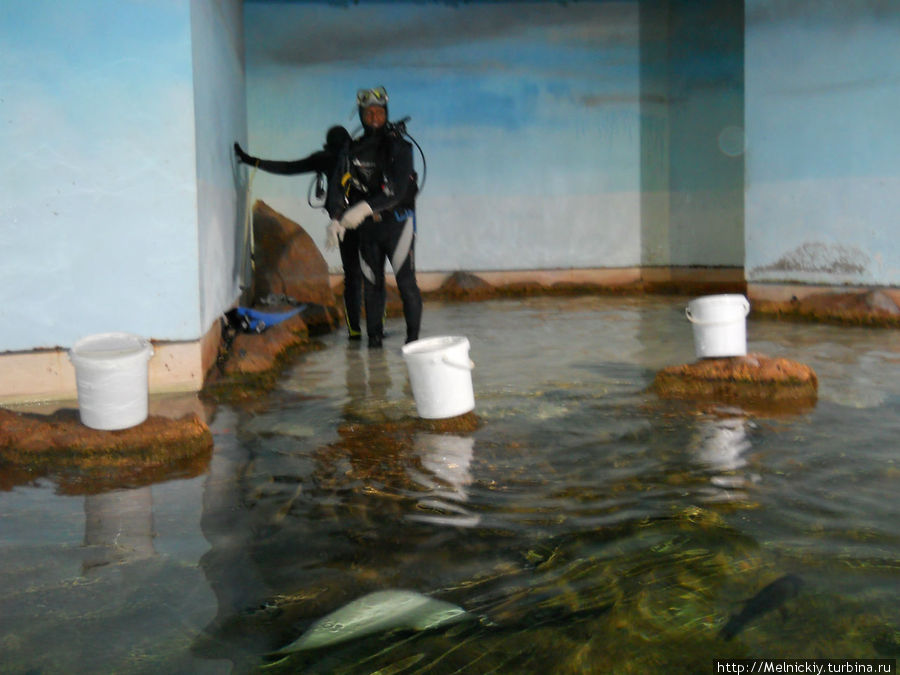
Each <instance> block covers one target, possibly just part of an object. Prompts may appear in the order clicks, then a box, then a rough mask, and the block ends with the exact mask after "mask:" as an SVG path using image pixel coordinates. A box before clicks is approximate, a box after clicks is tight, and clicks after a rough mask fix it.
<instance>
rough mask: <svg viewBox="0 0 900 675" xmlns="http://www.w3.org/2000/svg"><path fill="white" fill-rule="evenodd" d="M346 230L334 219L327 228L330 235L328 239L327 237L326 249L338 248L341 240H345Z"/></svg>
mask: <svg viewBox="0 0 900 675" xmlns="http://www.w3.org/2000/svg"><path fill="white" fill-rule="evenodd" d="M346 231H347V230H345V229H344V228H343V227H341V224H340V223H339V222H338V221H336V220H332V221H331V222H330V223H329V224H328V228H327V229H326V232H327V233H328V235H327V239H325V250H326V251H330V250H332V249H334V248H337V247H338V245H339V244H340V242H342V241H344V233H345V232H346Z"/></svg>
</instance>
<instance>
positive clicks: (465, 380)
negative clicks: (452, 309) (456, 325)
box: [403, 336, 475, 419]
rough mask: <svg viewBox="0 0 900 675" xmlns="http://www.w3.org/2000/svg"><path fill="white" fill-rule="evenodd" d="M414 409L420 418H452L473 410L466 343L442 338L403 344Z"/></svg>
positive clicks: (473, 398)
mask: <svg viewBox="0 0 900 675" xmlns="http://www.w3.org/2000/svg"><path fill="white" fill-rule="evenodd" d="M403 358H404V360H405V361H406V367H407V369H408V370H409V383H410V386H411V387H412V392H413V397H414V398H415V399H416V410H418V412H419V416H420V417H422V418H424V419H443V418H445V417H456V416H457V415H462V414H463V413H467V412H469V411H471V410H474V409H475V393H474V392H473V390H472V369H473V368H474V367H475V364H474V363H472V361H471V359H469V340H468V338H464V337H455V336H445V337H432V338H425V339H423V340H416V341H415V342H410V343H409V344H406V345H403Z"/></svg>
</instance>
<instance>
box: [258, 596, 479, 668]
mask: <svg viewBox="0 0 900 675" xmlns="http://www.w3.org/2000/svg"><path fill="white" fill-rule="evenodd" d="M469 618H474V615H472V614H470V613H469V612H467V611H466V610H464V609H463V608H462V607H459V606H458V605H454V604H452V603H450V602H445V601H443V600H437V599H435V598H431V597H429V596H427V595H423V594H422V593H418V592H416V591H408V590H388V591H376V592H374V593H369V594H368V595H364V596H362V597H360V598H357V599H356V600H353V601H352V602H350V603H348V604H346V605H344V606H343V607H340V608H338V609H336V610H335V611H333V612H331V613H330V614H327V615H326V616H324V617H322V618H321V619H319V620H318V621H316V622H315V623H313V624H312V625H311V626H310V627H309V629H308V630H307V631H306V632H304V633H303V634H302V635H301V636H300V637H299V638H297V639H296V640H294V641H293V642H291V643H290V644H288V645H286V646H284V647H282V648H281V649H279V650H278V651H276V652H274V653H273V654H274V655H279V656H281V655H286V654H292V653H294V652H299V651H303V650H307V649H318V648H319V647H326V646H331V645H336V644H339V643H341V642H347V641H348V640H356V639H359V638H362V637H365V636H367V635H373V634H375V633H383V632H387V631H390V630H394V629H398V628H403V629H408V630H414V631H426V630H433V629H435V628H440V627H441V626H447V625H450V624H454V623H458V622H460V621H465V620H467V619H469Z"/></svg>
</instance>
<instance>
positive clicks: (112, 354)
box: [69, 333, 153, 430]
mask: <svg viewBox="0 0 900 675" xmlns="http://www.w3.org/2000/svg"><path fill="white" fill-rule="evenodd" d="M151 356H153V347H152V346H151V345H150V343H149V342H148V341H147V340H145V339H144V338H142V337H139V336H137V335H131V334H130V333H99V334H97V335H89V336H87V337H85V338H82V339H81V340H79V341H78V342H76V343H75V344H74V345H73V347H72V349H70V350H69V359H70V360H71V361H72V365H73V366H75V383H76V385H77V388H78V411H79V415H80V417H81V423H82V424H84V425H85V426H86V427H90V428H92V429H106V430H111V429H127V428H128V427H133V426H135V425H137V424H140V423H141V422H143V421H144V420H145V419H147V389H148V387H147V364H148V363H149V362H150V357H151Z"/></svg>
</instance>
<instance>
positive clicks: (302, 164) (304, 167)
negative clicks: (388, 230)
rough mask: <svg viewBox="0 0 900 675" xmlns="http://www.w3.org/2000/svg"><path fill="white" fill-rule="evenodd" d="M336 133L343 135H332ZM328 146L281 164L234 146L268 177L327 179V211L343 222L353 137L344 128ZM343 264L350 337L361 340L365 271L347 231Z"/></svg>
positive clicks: (243, 158) (354, 236) (353, 236)
mask: <svg viewBox="0 0 900 675" xmlns="http://www.w3.org/2000/svg"><path fill="white" fill-rule="evenodd" d="M336 129H340V130H341V131H343V134H336V133H335V134H333V132H334V131H335V130H336ZM328 140H329V143H327V144H326V145H325V148H324V149H323V150H319V151H318V152H314V153H312V154H311V155H309V156H307V157H304V158H303V159H295V160H287V161H279V160H271V159H259V158H257V157H253V156H251V155H248V154H247V153H246V152H244V151H243V150H242V149H241V147H240V146H239V145H238V144H237V143H235V152H236V153H237V154H238V157H240V159H241V161H242V162H244V163H245V164H250V165H252V166H256V167H258V168H260V169H262V170H263V171H265V172H267V173H275V174H280V175H283V176H292V175H296V174H301V173H312V172H316V173H321V174H323V175H324V176H326V178H327V179H328V189H327V192H326V199H325V210H326V211H327V212H328V216H329V217H330V218H334V219H338V220H339V219H340V217H341V215H342V214H343V212H344V209H345V208H346V205H345V200H344V199H343V197H342V196H341V188H340V184H341V176H340V174H341V172H342V171H343V166H344V164H345V163H346V157H347V152H348V148H349V144H350V134H349V133H347V131H346V130H345V129H343V128H342V127H333V128H332V129H331V130H329V132H328ZM340 251H341V264H342V265H343V267H344V314H345V315H346V318H347V330H348V331H349V333H350V337H359V336H360V335H361V332H360V316H361V313H362V310H361V306H362V285H363V277H362V269H361V268H360V265H359V231H358V230H347V232H346V233H345V234H344V239H343V241H341V242H340Z"/></svg>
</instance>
